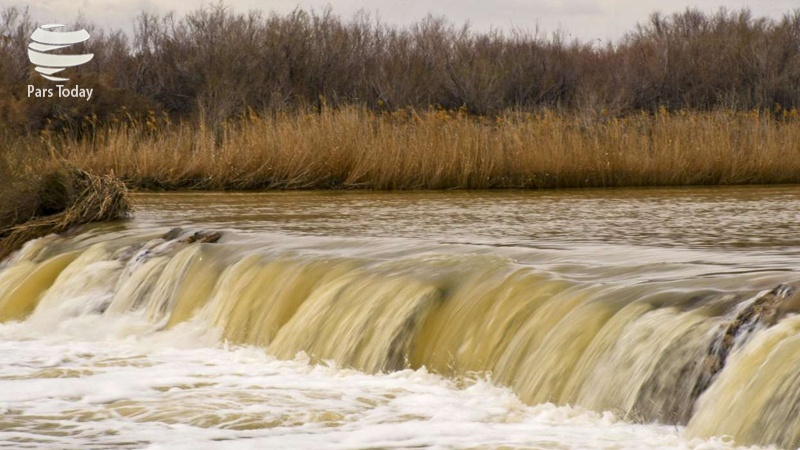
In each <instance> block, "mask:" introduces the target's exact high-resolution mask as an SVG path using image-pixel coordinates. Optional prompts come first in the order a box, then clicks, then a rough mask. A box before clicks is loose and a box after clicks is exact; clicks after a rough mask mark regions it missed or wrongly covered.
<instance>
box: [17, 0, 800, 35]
mask: <svg viewBox="0 0 800 450" xmlns="http://www.w3.org/2000/svg"><path fill="white" fill-rule="evenodd" d="M2 3H3V4H9V3H10V4H14V5H18V6H22V7H25V6H28V7H29V8H30V12H31V15H32V16H33V18H34V19H35V20H37V21H39V22H41V23H53V22H57V23H63V22H67V23H69V22H71V21H73V20H75V18H77V17H78V14H79V13H82V14H83V15H84V16H85V17H86V18H87V19H89V20H90V21H92V22H94V23H96V24H100V25H103V26H111V27H115V28H123V29H126V30H128V31H129V30H131V29H132V20H133V18H134V17H135V16H136V15H137V13H138V12H139V11H142V10H147V11H151V12H168V11H170V10H172V11H175V12H176V13H178V14H182V13H185V12H187V11H191V10H193V9H196V8H197V7H198V6H200V5H204V4H208V2H194V1H188V0H171V1H163V0H161V1H159V0H134V1H124V0H121V1H120V0H31V1H29V2H18V1H15V0H11V1H10V2H9V1H8V0H3V1H2ZM225 4H227V5H229V6H230V7H232V8H233V9H234V10H235V11H239V12H245V11H247V10H250V9H259V10H262V11H265V12H269V11H275V12H278V13H282V14H283V13H287V12H289V11H291V10H292V9H294V8H296V7H298V6H299V7H301V8H305V9H308V8H314V9H316V10H321V9H323V8H324V7H325V6H326V5H330V6H331V7H332V8H333V11H334V13H336V14H338V15H341V16H344V17H350V16H352V15H353V14H354V13H355V12H356V11H358V10H359V9H364V10H366V11H368V12H370V13H372V14H373V15H377V16H378V17H380V18H381V20H382V21H383V22H385V23H393V24H399V25H403V24H408V23H411V22H414V21H415V20H418V19H420V18H422V17H425V16H426V15H427V14H434V15H439V16H446V17H447V18H449V19H450V20H452V21H453V22H456V23H458V24H463V23H465V22H469V24H470V25H471V26H472V28H473V29H475V30H488V29H491V28H498V29H511V28H521V29H527V30H531V31H533V30H535V29H536V28H537V26H538V29H539V30H541V31H544V32H547V33H550V32H552V31H555V30H559V29H560V30H563V31H565V32H567V33H568V35H569V36H570V37H574V38H579V39H581V40H584V41H588V40H597V39H600V40H603V41H605V40H608V39H612V40H613V39H617V38H619V37H620V36H621V35H622V34H623V33H625V32H626V31H629V30H631V29H633V27H634V26H635V24H636V23H637V22H642V21H645V20H646V19H647V17H648V16H649V15H650V13H652V12H654V11H661V12H663V13H671V12H675V11H681V10H683V9H685V8H686V7H688V6H693V7H697V8H699V9H700V10H702V11H716V10H717V9H718V8H719V7H720V6H726V7H727V8H729V9H738V8H742V7H749V8H750V9H751V10H752V11H753V13H754V14H755V15H763V16H770V17H775V18H779V17H781V16H782V15H783V14H784V13H786V12H788V11H790V10H792V9H793V8H798V7H800V1H798V0H752V1H740V0H729V1H722V0H695V1H683V0H677V1H670V2H666V1H663V0H662V1H656V0H563V1H559V0H539V1H525V0H467V1H456V0H438V1H431V0H333V1H315V0H310V1H309V0H302V1H297V0H295V1H292V0H267V1H259V0H227V1H225Z"/></svg>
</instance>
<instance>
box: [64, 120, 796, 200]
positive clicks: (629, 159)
mask: <svg viewBox="0 0 800 450" xmlns="http://www.w3.org/2000/svg"><path fill="white" fill-rule="evenodd" d="M50 145H51V146H52V148H54V149H55V150H54V151H56V152H58V153H59V154H60V156H61V157H63V158H65V159H66V160H67V161H69V162H70V163H72V164H74V165H75V166H77V167H80V168H82V169H84V170H87V171H89V172H92V173H98V174H109V173H114V174H116V175H117V176H119V177H121V178H122V179H123V180H124V181H125V182H126V183H127V184H128V185H129V186H132V187H135V188H144V189H152V188H157V189H327V188H345V189H353V188H366V189H453V188H455V189H493V188H551V187H556V188H558V187H610V186H665V185H670V186H675V185H708V184H772V183H797V182H800V117H798V112H797V110H790V111H778V112H767V113H765V112H751V113H742V112H734V111H718V112H709V113H702V112H685V111H684V112H678V113H668V112H666V111H661V112H658V113H656V114H646V113H642V114H635V115H630V116H627V117H622V118H619V117H608V116H605V115H603V114H602V113H601V114H596V115H564V114H557V113H553V112H550V111H544V112H541V113H538V114H530V113H522V112H513V111H509V112H506V113H504V114H502V115H499V116H496V117H491V118H489V117H474V116H469V115H467V114H465V113H464V112H463V111H443V110H435V109H430V110H427V111H421V112H420V111H414V110H400V111H398V112H395V113H391V114H390V113H385V114H376V113H373V112H370V111H368V110H366V109H361V108H355V107H353V108H342V109H324V110H323V111H321V112H320V113H293V114H288V113H287V114H278V115H265V116H258V115H255V114H252V113H251V114H249V116H248V117H244V118H241V119H240V120H238V121H235V122H227V123H225V124H223V125H220V126H219V127H217V128H216V129H212V128H209V127H207V126H204V125H197V124H180V125H175V124H168V123H164V124H155V123H152V122H148V123H144V124H134V125H125V126H119V127H116V128H111V129H108V130H106V131H103V132H99V133H98V134H96V135H95V136H94V137H92V138H86V139H82V140H71V139H66V140H65V139H56V138H53V139H52V141H51V142H50Z"/></svg>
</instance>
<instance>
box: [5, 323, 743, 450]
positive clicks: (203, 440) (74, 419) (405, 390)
mask: <svg viewBox="0 0 800 450" xmlns="http://www.w3.org/2000/svg"><path fill="white" fill-rule="evenodd" d="M31 325H32V324H31V323H25V324H4V325H0V412H2V417H0V431H2V433H0V447H11V448H19V447H22V446H23V445H31V446H35V447H37V448H45V449H47V448H52V449H61V448H109V447H114V448H148V449H187V450H188V449H192V450H195V449H198V448H215V449H216V448H219V449H228V448H230V449H247V448H252V449H262V448H282V449H292V448H297V449H307V448H317V449H357V448H376V447H387V448H397V447H415V448H416V447H424V448H475V447H481V448H496V447H500V446H508V447H514V448H619V449H627V448H644V447H646V448H696V449H711V448H714V449H717V448H731V447H732V445H731V444H730V443H729V442H727V441H725V440H723V439H713V440H708V441H704V440H697V439H695V440H687V439H685V438H683V437H682V431H683V430H682V429H681V428H679V427H672V426H659V425H633V424H629V423H626V422H624V421H621V420H619V419H617V418H616V417H615V416H614V415H613V414H611V413H596V412H591V411H586V410H582V409H579V408H572V407H565V406H561V407H557V406H554V405H550V404H545V405H538V406H527V405H524V404H522V403H521V402H520V401H519V400H518V399H517V397H516V396H515V395H514V394H513V393H511V392H510V391H509V390H507V389H504V388H500V387H497V386H494V385H492V384H490V383H488V382H487V381H484V380H475V381H472V382H469V383H467V386H466V387H459V386H458V384H457V383H456V382H455V381H453V380H448V379H445V378H442V377H440V376H437V375H434V374H431V373H428V372H427V371H425V370H424V369H420V370H416V371H414V370H405V371H400V372H395V373H389V374H379V375H368V374H364V373H361V372H358V371H354V370H349V369H343V368H336V367H334V366H332V365H328V366H320V365H311V364H309V363H308V359H307V358H305V357H304V356H303V355H299V356H298V358H296V359H295V360H294V361H280V360H276V359H275V358H273V357H271V356H269V355H267V354H266V353H265V352H264V351H263V350H261V349H257V348H248V347H228V346H226V345H225V344H224V343H219V342H218V334H217V333H216V332H215V331H214V330H208V329H206V328H204V327H203V326H201V325H199V324H197V323H187V324H183V325H181V326H179V327H177V328H175V329H173V330H168V331H156V327H155V326H153V325H152V324H148V323H147V322H145V321H144V320H142V319H137V318H135V317H134V316H132V315H131V316H125V317H118V318H109V317H104V316H101V315H89V316H82V317H78V318H73V319H67V320H65V321H64V322H63V323H62V324H61V325H60V326H59V327H58V328H57V329H44V328H37V327H35V326H31Z"/></svg>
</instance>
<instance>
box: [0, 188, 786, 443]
mask: <svg viewBox="0 0 800 450" xmlns="http://www.w3.org/2000/svg"><path fill="white" fill-rule="evenodd" d="M136 200H137V201H138V203H139V205H140V207H139V210H138V212H137V219H136V220H135V221H132V222H129V223H124V224H111V225H103V226H94V227H91V228H86V229H84V230H82V231H81V232H80V233H77V234H73V235H71V236H65V237H55V236H50V237H47V238H44V239H40V240H37V241H33V242H31V243H29V244H28V245H27V246H26V247H25V248H24V249H23V250H22V251H21V252H19V253H18V254H16V255H15V256H14V257H13V258H12V259H10V260H8V261H6V262H5V263H4V264H3V265H2V266H0V320H2V321H4V322H5V324H3V325H0V336H2V346H3V347H4V349H3V355H5V356H3V358H4V361H3V369H2V372H0V391H1V392H2V394H0V408H4V414H3V418H2V419H0V431H2V435H5V436H6V437H0V440H2V441H3V442H4V443H7V444H8V443H16V444H19V445H22V444H25V443H27V444H31V445H34V444H35V445H41V446H48V445H49V446H52V447H54V448H58V447H59V446H62V447H63V446H67V447H87V446H90V445H96V446H100V447H103V446H108V445H116V446H121V447H126V446H127V447H132V448H137V447H141V446H146V445H167V446H170V447H176V446H177V447H180V446H185V447H187V448H190V447H192V448H195V447H196V446H197V445H202V444H203V443H206V444H208V443H210V442H212V441H214V440H216V439H218V440H219V441H216V442H217V443H218V444H219V442H227V443H228V444H229V445H231V446H232V448H233V447H236V448H239V446H241V445H244V444H243V443H246V444H247V445H253V446H254V448H258V447H263V446H269V445H273V446H284V447H297V448H309V447H326V446H327V447H331V448H362V447H364V446H377V447H393V446H434V447H436V446H439V447H448V446H451V447H452V446H485V447H499V446H503V445H509V446H521V447H537V448H541V447H552V446H566V447H580V448H585V447H604V446H608V445H616V446H619V447H623V448H624V447H631V448H635V447H637V446H641V445H648V446H661V447H682V446H683V447H686V446H689V447H695V446H697V447H703V446H732V445H734V442H732V441H731V439H732V440H733V441H735V444H737V445H738V444H742V445H748V444H757V445H769V444H776V445H779V446H783V447H796V446H798V445H800V423H798V420H800V419H798V417H800V415H798V414H796V410H797V408H798V405H799V404H800V381H798V380H800V337H798V333H797V331H798V329H800V316H798V315H797V314H796V313H797V312H798V311H800V291H798V289H797V288H796V286H798V281H800V276H799V275H800V274H798V271H797V268H796V264H795V263H796V261H797V258H798V250H799V249H800V246H799V245H798V244H800V242H798V238H797V237H796V236H800V234H798V231H800V225H798V221H797V220H796V213H795V212H794V211H797V210H798V206H800V189H798V188H747V189H690V190H619V191H569V192H551V193H513V192H505V193H453V194H444V193H425V194H420V193H408V194H385V193H380V194H379V193H339V194H334V193H326V194H319V193H292V194H287V193H281V194H191V195H187V194H170V195H140V196H139V197H138V198H137V199H136ZM641 424H648V425H641ZM174 429H180V430H183V431H182V433H184V434H185V436H184V437H183V438H177V437H176V436H174V435H171V434H170V433H169V432H168V431H169V430H174ZM709 439H710V440H709ZM228 444H226V445H228ZM219 445H223V444H219ZM193 446H194V447H193Z"/></svg>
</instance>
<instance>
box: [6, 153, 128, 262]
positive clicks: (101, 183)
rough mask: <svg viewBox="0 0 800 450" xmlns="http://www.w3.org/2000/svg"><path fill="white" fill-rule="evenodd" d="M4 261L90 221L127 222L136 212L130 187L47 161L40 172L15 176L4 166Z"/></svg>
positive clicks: (107, 176) (109, 177)
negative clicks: (43, 239) (30, 245)
mask: <svg viewBox="0 0 800 450" xmlns="http://www.w3.org/2000/svg"><path fill="white" fill-rule="evenodd" d="M0 174H3V175H4V178H3V183H2V184H1V185H0V260H3V259H5V258H6V257H8V256H9V255H10V254H11V253H13V252H14V251H16V250H18V249H19V248H20V247H22V245H23V244H24V243H25V242H27V241H29V240H31V239H36V238H39V237H43V236H46V235H48V234H51V233H61V232H64V231H67V230H68V229H70V228H72V227H74V226H77V225H82V224H86V223H90V222H103V221H110V220H116V219H120V218H123V217H125V216H127V214H128V213H129V212H130V209H131V208H130V201H129V199H128V192H127V189H126V187H125V185H124V184H123V183H122V182H121V181H120V180H119V179H117V178H115V177H113V176H110V175H104V176H96V175H91V174H89V173H88V172H86V171H83V170H81V169H78V168H76V167H73V166H69V165H65V164H63V163H57V162H53V161H47V162H42V163H40V166H39V167H38V170H37V171H36V172H29V173H24V172H22V173H17V174H11V172H10V170H9V169H8V165H7V163H6V164H5V167H4V168H0Z"/></svg>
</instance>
